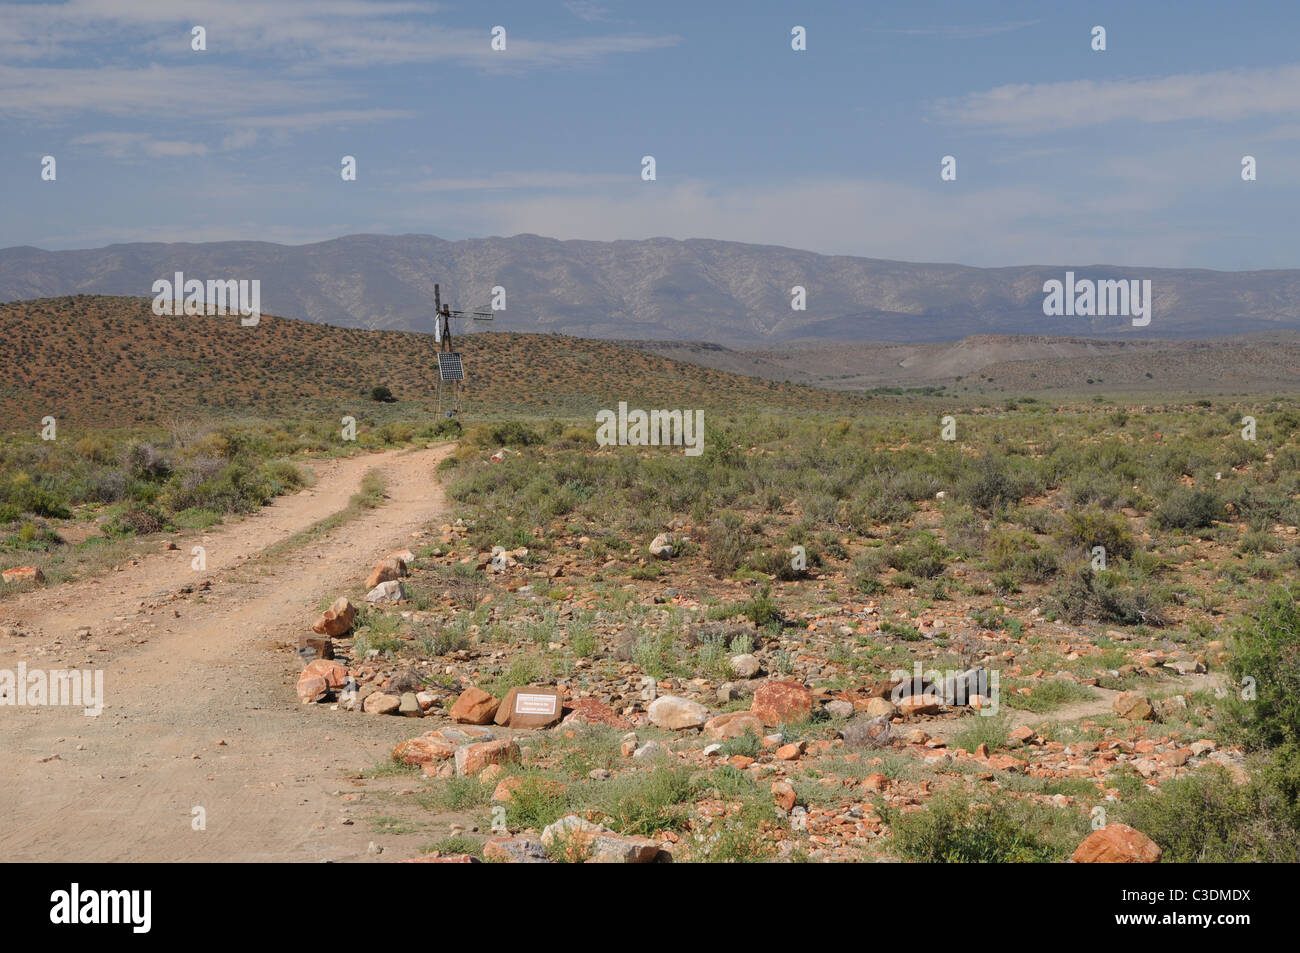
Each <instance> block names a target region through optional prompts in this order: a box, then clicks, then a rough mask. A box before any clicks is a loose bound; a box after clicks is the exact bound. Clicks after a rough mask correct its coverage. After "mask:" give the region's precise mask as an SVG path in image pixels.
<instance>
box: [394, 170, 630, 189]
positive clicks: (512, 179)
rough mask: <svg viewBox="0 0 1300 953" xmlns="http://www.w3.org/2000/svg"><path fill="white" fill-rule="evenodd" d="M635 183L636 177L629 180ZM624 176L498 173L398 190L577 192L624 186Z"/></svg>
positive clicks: (425, 182) (435, 180)
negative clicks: (595, 188)
mask: <svg viewBox="0 0 1300 953" xmlns="http://www.w3.org/2000/svg"><path fill="white" fill-rule="evenodd" d="M630 178H631V179H632V180H635V179H636V178H637V177H636V175H635V174H634V175H632V176H631V177H630ZM628 181H629V176H627V175H615V174H613V173H584V172H502V173H498V174H494V175H488V176H478V177H473V178H430V179H423V180H421V181H419V182H415V183H412V184H410V185H403V186H402V189H403V190H404V191H405V190H408V189H409V190H413V191H416V192H480V191H493V190H499V189H579V188H592V187H596V186H610V185H618V184H620V183H626V182H628Z"/></svg>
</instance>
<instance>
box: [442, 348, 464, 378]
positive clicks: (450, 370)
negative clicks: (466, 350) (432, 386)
mask: <svg viewBox="0 0 1300 953" xmlns="http://www.w3.org/2000/svg"><path fill="white" fill-rule="evenodd" d="M438 379H439V380H444V381H463V380H464V379H465V365H464V364H462V363H461V362H460V352H459V351H451V352H450V353H447V354H439V355H438Z"/></svg>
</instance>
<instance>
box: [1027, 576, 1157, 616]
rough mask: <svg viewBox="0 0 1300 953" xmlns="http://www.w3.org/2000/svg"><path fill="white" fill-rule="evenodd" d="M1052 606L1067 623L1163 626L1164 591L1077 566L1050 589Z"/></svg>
mask: <svg viewBox="0 0 1300 953" xmlns="http://www.w3.org/2000/svg"><path fill="white" fill-rule="evenodd" d="M1051 601H1052V603H1053V607H1054V608H1055V609H1056V610H1057V611H1058V612H1059V613H1060V614H1061V616H1062V617H1063V618H1064V619H1065V620H1066V621H1067V622H1071V623H1074V624H1078V623H1080V622H1082V621H1084V620H1085V619H1089V618H1093V619H1098V620H1100V621H1102V622H1113V623H1115V624H1116V625H1164V622H1165V616H1164V611H1163V609H1164V605H1165V601H1166V596H1165V595H1164V593H1163V591H1161V590H1159V589H1155V588H1153V587H1150V586H1142V587H1135V586H1125V585H1124V584H1123V580H1122V577H1120V576H1119V575H1118V574H1117V573H1114V572H1111V571H1102V572H1094V571H1093V569H1092V567H1090V566H1079V567H1076V568H1075V570H1074V572H1072V573H1069V574H1067V575H1066V576H1065V578H1063V579H1062V580H1061V581H1060V582H1059V583H1057V585H1056V586H1055V587H1054V588H1053V590H1052V599H1051Z"/></svg>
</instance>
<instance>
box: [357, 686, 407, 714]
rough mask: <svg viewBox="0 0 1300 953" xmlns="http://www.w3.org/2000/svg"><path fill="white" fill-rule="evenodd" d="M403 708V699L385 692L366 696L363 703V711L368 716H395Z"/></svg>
mask: <svg viewBox="0 0 1300 953" xmlns="http://www.w3.org/2000/svg"><path fill="white" fill-rule="evenodd" d="M401 707H402V699H401V697H400V696H398V695H389V694H386V693H384V692H371V693H370V694H369V695H367V696H366V700H365V701H364V702H362V703H361V710H362V711H363V712H365V713H366V714H367V715H393V714H396V713H397V711H398V709H400V708H401Z"/></svg>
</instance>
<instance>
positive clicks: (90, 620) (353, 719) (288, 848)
mask: <svg viewBox="0 0 1300 953" xmlns="http://www.w3.org/2000/svg"><path fill="white" fill-rule="evenodd" d="M449 450H450V448H449V447H439V448H431V449H422V450H416V451H390V452H387V453H382V454H366V455H361V456H358V457H353V458H350V459H346V460H335V461H324V462H322V463H319V464H314V465H313V469H314V470H315V471H316V474H317V477H318V479H317V483H316V484H315V486H313V487H312V488H310V489H308V490H305V491H303V492H301V493H298V494H295V495H294V496H291V497H285V498H282V499H280V500H278V501H276V502H275V503H274V504H273V505H271V506H269V507H267V508H265V509H264V510H263V511H262V512H260V513H258V514H256V515H254V516H252V517H249V518H247V519H245V520H243V521H240V522H238V523H234V524H230V525H225V526H221V527H217V528H215V529H214V530H212V531H210V532H208V533H203V534H194V535H193V536H178V537H176V542H177V543H178V544H179V547H180V549H179V551H173V552H169V553H164V552H160V551H157V550H156V549H155V550H154V551H151V552H148V551H147V552H145V553H144V555H142V556H141V557H140V558H139V559H138V560H137V561H136V564H135V565H128V566H125V567H122V568H120V569H118V570H117V571H113V572H109V573H108V574H106V575H104V576H102V577H100V578H98V579H91V580H84V581H79V582H76V583H71V584H68V585H64V586H60V587H55V588H46V589H38V590H33V591H31V592H27V593H24V594H23V595H21V596H19V597H17V598H15V599H13V600H10V601H8V602H7V603H5V604H4V605H3V606H0V616H2V617H3V622H4V624H5V625H7V626H12V627H16V628H18V629H20V630H21V631H23V632H24V633H25V634H24V635H23V636H21V637H13V636H4V635H0V669H9V670H16V668H17V665H18V663H19V662H25V663H26V665H27V667H28V669H33V668H42V669H56V668H62V669H68V668H79V669H85V668H94V669H102V670H103V672H104V696H105V698H104V710H103V713H102V714H101V715H99V716H98V717H87V716H86V715H85V714H84V713H83V711H82V710H81V709H80V708H66V707H36V706H28V707H10V706H5V707H0V759H2V761H3V764H4V771H3V775H4V777H3V780H2V781H0V858H3V859H4V860H50V861H101V860H102V861H123V860H162V861H177V860H198V861H224V860H298V861H302V860H365V859H376V858H375V857H374V855H372V854H368V853H367V845H368V844H369V843H370V842H371V841H374V840H376V839H377V838H376V836H375V829H374V827H373V825H370V824H363V823H354V824H351V825H349V824H345V823H343V819H344V818H345V817H347V816H348V815H349V813H350V812H351V810H353V808H355V807H357V806H359V802H360V801H361V800H364V798H365V797H366V794H364V793H360V787H362V785H361V783H360V782H357V781H355V780H349V779H348V777H347V774H348V773H349V772H352V771H355V770H356V769H358V768H366V767H372V766H374V765H376V764H378V763H380V762H381V761H383V760H384V759H385V758H386V757H387V754H388V752H389V751H390V750H391V748H392V746H393V744H395V743H396V742H397V741H398V740H400V739H402V738H404V737H409V736H410V735H412V734H415V733H417V732H416V731H414V730H413V725H412V723H411V721H409V720H408V719H403V718H391V717H390V718H380V717H376V718H364V717H358V716H356V715H351V714H346V713H341V712H330V711H328V710H327V709H326V708H325V707H324V706H312V707H305V706H300V705H298V704H297V703H296V699H295V696H294V692H293V684H294V681H295V680H296V678H297V673H298V671H299V669H300V667H301V664H300V663H299V661H298V658H297V656H296V655H294V653H293V652H292V651H291V649H288V648H286V647H285V644H286V643H291V644H292V643H295V642H296V639H297V637H298V636H299V635H302V634H305V633H307V632H308V631H309V627H310V624H311V622H312V620H313V619H314V618H315V615H316V613H317V612H318V611H319V608H320V605H321V600H322V599H324V598H333V597H334V596H335V595H337V594H338V592H340V591H342V590H343V589H345V588H347V587H349V586H355V585H357V583H358V582H359V581H360V580H361V579H362V578H363V576H364V573H365V572H367V571H368V569H369V568H370V566H371V565H373V562H374V561H375V559H377V558H378V557H380V556H382V555H383V554H384V553H386V552H388V551H390V550H392V549H395V548H399V547H400V548H406V547H407V546H408V545H411V544H412V543H414V542H415V540H414V539H413V538H412V535H411V534H412V533H415V532H417V531H419V530H420V529H421V528H422V527H424V526H425V525H426V524H427V523H429V522H430V521H432V520H435V519H437V518H439V517H440V516H442V515H443V514H444V505H445V504H444V499H443V494H442V491H441V488H440V487H439V485H438V483H437V481H436V479H435V476H434V466H435V464H436V463H437V462H438V460H440V459H441V458H442V457H443V456H444V455H445V454H446V453H447V452H449ZM372 467H377V468H379V469H381V470H382V471H383V472H384V473H385V475H386V477H387V480H388V492H389V500H388V501H387V503H386V504H385V505H383V506H381V507H379V508H378V509H375V510H372V511H369V512H367V513H366V514H364V515H363V516H361V517H360V518H358V519H356V520H353V521H351V522H349V523H346V524H344V525H343V526H341V527H340V528H338V529H337V530H335V531H334V532H333V533H332V534H330V535H329V536H327V537H324V538H322V539H320V540H316V541H312V542H310V543H308V544H306V545H305V546H303V547H301V548H298V549H295V550H294V551H292V552H290V553H287V554H284V555H280V556H274V557H266V556H259V553H260V552H261V551H262V550H264V549H265V548H266V547H267V546H269V545H271V544H273V543H275V542H278V541H280V540H283V539H285V538H286V537H288V536H290V535H292V534H293V533H295V532H297V531H299V530H302V529H305V528H306V527H308V526H310V525H311V524H312V523H314V522H316V521H317V520H320V519H322V518H323V517H326V516H328V515H330V514H331V513H334V512H336V511H338V510H340V509H342V508H343V507H344V506H346V504H347V501H348V498H349V497H350V496H351V494H352V493H354V492H356V490H357V487H358V484H359V483H360V480H361V477H362V475H363V474H364V473H365V472H366V471H367V470H369V469H371V468H372ZM196 544H201V545H203V546H204V547H205V548H206V550H207V569H206V571H205V572H196V571H195V570H193V569H192V568H191V565H190V563H191V556H190V550H191V547H192V546H194V545H196ZM205 580H207V581H210V582H211V587H210V589H208V590H204V589H202V587H201V583H202V582H203V581H205ZM191 586H192V587H193V588H194V591H193V592H191V593H188V594H186V593H183V592H182V591H181V590H182V589H183V588H186V587H191ZM82 626H89V627H90V636H89V637H88V638H78V636H77V630H78V629H79V628H80V627H82ZM345 722H346V724H345ZM195 808H202V809H204V811H205V813H206V830H195V829H194V826H195V825H194V816H195V810H194V809H195ZM384 859H391V855H390V857H387V858H384Z"/></svg>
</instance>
